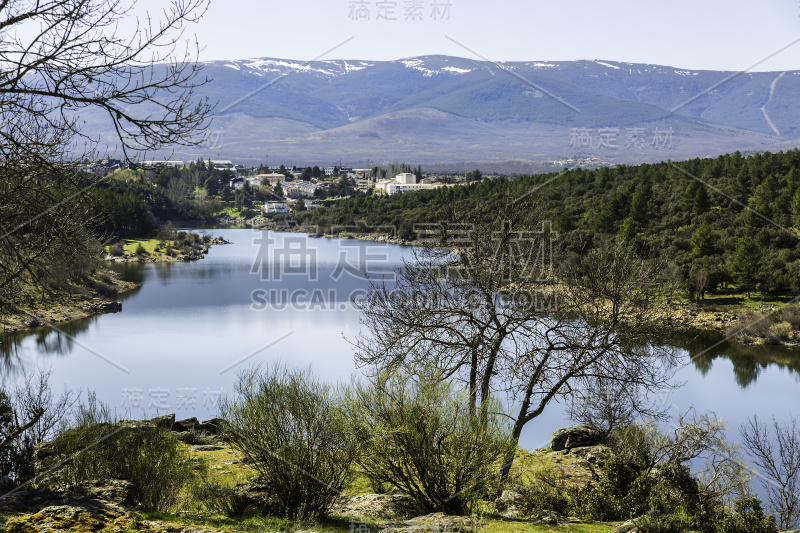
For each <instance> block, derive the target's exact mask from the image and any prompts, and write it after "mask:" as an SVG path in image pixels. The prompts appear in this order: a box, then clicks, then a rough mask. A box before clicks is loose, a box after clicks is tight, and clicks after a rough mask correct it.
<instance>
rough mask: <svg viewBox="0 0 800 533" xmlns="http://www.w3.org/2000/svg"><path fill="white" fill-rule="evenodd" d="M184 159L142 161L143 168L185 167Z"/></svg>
mask: <svg viewBox="0 0 800 533" xmlns="http://www.w3.org/2000/svg"><path fill="white" fill-rule="evenodd" d="M184 166H186V165H184V164H183V161H142V168H183V167H184Z"/></svg>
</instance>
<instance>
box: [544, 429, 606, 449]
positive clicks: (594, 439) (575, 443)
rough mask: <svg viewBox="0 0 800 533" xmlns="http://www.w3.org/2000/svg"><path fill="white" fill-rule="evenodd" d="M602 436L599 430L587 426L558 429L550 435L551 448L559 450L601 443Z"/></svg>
mask: <svg viewBox="0 0 800 533" xmlns="http://www.w3.org/2000/svg"><path fill="white" fill-rule="evenodd" d="M602 438H603V435H602V434H601V433H600V432H599V431H597V430H596V429H592V428H590V427H586V426H575V427H570V428H564V429H557V430H555V431H554V432H553V435H552V436H551V437H550V448H552V449H553V450H554V451H559V450H565V449H567V450H569V449H571V448H577V447H579V446H595V445H597V444H600V441H601V440H602Z"/></svg>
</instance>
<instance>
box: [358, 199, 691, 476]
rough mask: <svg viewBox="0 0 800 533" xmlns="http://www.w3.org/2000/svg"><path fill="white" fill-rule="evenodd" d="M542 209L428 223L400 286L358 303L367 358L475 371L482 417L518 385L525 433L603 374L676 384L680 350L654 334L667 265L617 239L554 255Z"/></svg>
mask: <svg viewBox="0 0 800 533" xmlns="http://www.w3.org/2000/svg"><path fill="white" fill-rule="evenodd" d="M526 204H527V205H526ZM535 212H536V211H535V209H534V208H533V206H532V205H530V204H529V203H526V202H525V201H520V202H508V203H504V204H502V205H500V206H498V205H492V204H489V203H486V204H477V205H470V206H452V210H451V211H450V213H449V220H450V221H453V222H450V223H447V224H440V225H437V226H434V227H429V228H419V229H421V230H424V231H423V234H422V235H421V237H423V238H424V239H426V241H427V242H426V245H425V246H422V247H420V248H418V249H417V250H416V251H415V252H414V254H413V257H412V258H411V259H410V260H409V261H407V262H406V263H405V265H404V268H403V269H402V270H401V272H400V273H399V274H398V278H397V283H396V286H395V287H391V286H389V285H387V284H385V283H384V284H381V285H376V286H374V287H373V290H372V292H371V294H369V295H368V297H366V298H364V300H363V301H360V302H357V303H358V305H359V306H360V308H361V311H362V325H363V326H364V328H363V329H362V332H361V334H360V336H359V337H358V339H357V340H356V341H355V346H356V360H357V362H358V363H359V364H361V365H376V366H378V367H380V368H384V369H385V368H397V367H405V368H406V369H408V370H410V371H412V372H413V371H414V370H415V369H419V368H425V367H429V366H434V367H436V368H438V369H440V371H441V375H442V379H456V380H461V381H463V383H464V386H465V389H466V390H467V391H468V394H469V403H470V406H469V407H470V410H471V412H472V416H473V419H474V421H475V424H478V425H479V426H480V427H483V426H484V425H485V423H486V420H487V414H488V411H487V409H488V405H489V401H488V400H489V398H490V397H491V396H492V395H493V394H497V393H506V394H507V395H508V397H509V398H510V399H511V400H512V402H513V403H514V405H515V407H514V410H515V413H516V415H515V416H514V417H513V422H514V424H513V430H512V440H513V442H514V443H515V444H516V443H517V442H518V440H519V437H520V434H521V432H522V429H523V427H524V426H525V425H526V424H527V423H528V422H530V421H532V420H533V419H535V418H536V417H538V416H539V415H540V414H541V413H542V412H543V411H544V410H545V408H546V407H547V406H548V405H550V403H551V402H553V401H559V400H563V399H566V398H568V397H570V396H571V395H572V394H573V393H574V391H575V390H576V388H579V387H581V386H582V385H585V384H587V383H589V382H590V381H592V380H594V379H597V378H598V377H603V378H605V379H608V380H610V381H614V382H619V383H626V384H628V385H629V386H636V387H642V388H643V389H644V390H645V391H647V392H648V393H655V392H657V391H659V390H663V389H664V388H669V387H670V386H671V385H670V382H669V379H670V375H671V374H670V371H669V366H670V364H672V363H674V362H675V361H674V358H675V357H677V355H676V354H674V353H672V352H669V351H663V352H662V351H660V350H658V349H657V348H656V347H655V346H653V345H652V344H651V342H650V340H649V339H650V335H651V334H652V333H653V332H654V331H656V330H658V328H659V326H660V325H663V321H662V320H660V319H659V318H660V314H659V309H658V304H660V303H662V302H663V300H664V298H667V297H669V294H670V293H669V292H668V291H666V292H665V287H666V284H665V283H666V281H665V280H663V279H662V278H661V276H660V270H659V265H657V264H651V263H649V262H647V261H645V260H643V259H641V258H639V257H636V256H635V254H633V252H631V251H630V250H629V249H627V248H625V247H622V246H618V245H614V244H611V245H609V247H607V248H600V249H595V250H593V251H591V252H588V253H587V254H585V255H584V256H583V257H571V258H567V257H564V256H559V257H554V255H553V254H554V253H555V252H556V250H555V247H554V246H553V239H554V234H553V233H552V232H551V231H550V229H549V225H547V224H545V225H544V226H542V222H541V221H537V220H535V216H534V214H535ZM465 214H469V218H467V217H466V216H465ZM556 265H560V266H559V267H556ZM512 461H513V453H512V454H509V456H508V457H507V458H506V461H505V463H506V464H507V465H508V466H507V467H506V472H507V469H508V468H509V467H510V464H511V462H512Z"/></svg>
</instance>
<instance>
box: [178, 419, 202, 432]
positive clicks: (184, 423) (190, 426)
mask: <svg viewBox="0 0 800 533" xmlns="http://www.w3.org/2000/svg"><path fill="white" fill-rule="evenodd" d="M199 425H200V421H199V420H197V419H196V418H195V417H192V418H187V419H186V420H179V421H177V422H175V424H173V426H172V431H192V430H197V427H198V426H199Z"/></svg>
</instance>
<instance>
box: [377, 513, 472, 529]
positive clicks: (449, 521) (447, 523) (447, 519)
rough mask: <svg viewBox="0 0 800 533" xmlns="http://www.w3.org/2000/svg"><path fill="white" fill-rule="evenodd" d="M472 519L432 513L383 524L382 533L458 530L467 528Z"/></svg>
mask: <svg viewBox="0 0 800 533" xmlns="http://www.w3.org/2000/svg"><path fill="white" fill-rule="evenodd" d="M471 525H472V521H471V519H470V518H469V517H467V516H450V515H446V514H444V513H433V514H429V515H425V516H418V517H416V518H412V519H411V520H406V521H405V522H395V523H393V524H391V523H390V524H385V526H384V528H383V529H382V531H383V532H384V533H424V532H429V531H447V532H453V533H455V532H458V531H464V530H469V529H470V526H471Z"/></svg>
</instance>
